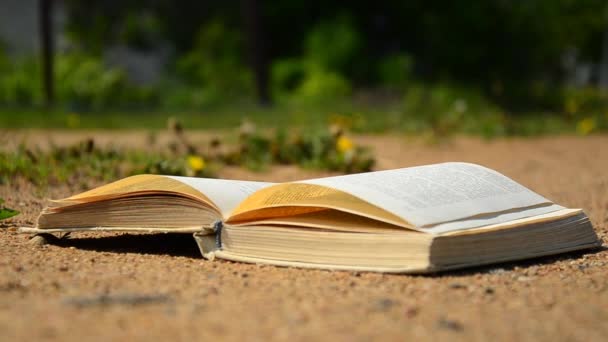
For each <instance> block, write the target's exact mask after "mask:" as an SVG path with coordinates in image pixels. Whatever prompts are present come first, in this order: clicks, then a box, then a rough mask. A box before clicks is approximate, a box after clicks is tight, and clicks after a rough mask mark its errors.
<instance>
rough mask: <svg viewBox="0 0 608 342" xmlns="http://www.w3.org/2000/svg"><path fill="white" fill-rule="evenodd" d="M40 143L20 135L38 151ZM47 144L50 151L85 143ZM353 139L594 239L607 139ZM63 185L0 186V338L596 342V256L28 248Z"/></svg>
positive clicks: (90, 240) (606, 268) (122, 137)
mask: <svg viewBox="0 0 608 342" xmlns="http://www.w3.org/2000/svg"><path fill="white" fill-rule="evenodd" d="M39 133H40V132H38V133H36V132H34V133H32V132H30V133H26V134H30V138H32V137H33V139H30V141H34V142H35V141H43V140H41V139H40V138H39V137H40V136H39V135H37V134H39ZM15 134H24V133H23V132H11V133H10V134H9V133H6V132H5V134H4V137H5V139H7V140H10V141H16V140H17V138H16V135H15ZM32 134H33V135H32ZM45 134H51V135H53V134H55V136H54V139H57V141H71V140H70V139H80V138H82V136H83V134H82V133H77V132H76V133H69V134H65V133H61V132H59V133H57V132H55V133H45ZM87 134H89V135H90V134H93V135H95V137H96V140H98V141H106V142H108V143H110V142H112V143H118V144H120V143H125V144H134V143H138V142H141V141H145V140H144V139H145V133H144V132H135V133H133V132H131V133H125V132H120V133H96V132H95V133H94V132H91V133H87ZM104 134H105V135H104ZM207 136H208V135H206V133H201V134H200V136H198V135H197V137H200V138H201V139H204V138H205V137H207ZM37 139H38V140H37ZM45 139H46V138H45ZM61 139H64V140H61ZM359 140H360V141H361V142H363V143H366V144H369V145H371V146H373V147H374V148H375V149H376V154H377V156H378V160H379V163H378V168H379V169H386V168H396V167H405V166H413V165H420V164H427V163H433V162H440V161H447V160H452V161H454V160H459V161H469V162H476V163H481V164H483V165H486V166H489V167H491V168H494V169H496V170H499V171H500V172H503V173H505V174H506V175H508V176H510V177H512V178H514V179H515V180H517V181H519V182H521V183H523V184H525V185H526V186H528V187H530V188H532V189H534V190H536V191H537V192H539V193H541V194H543V195H545V196H546V197H548V198H550V199H552V200H554V201H556V202H558V203H560V204H562V205H565V206H569V207H582V208H584V209H585V211H586V212H587V213H588V214H589V216H590V217H591V220H592V221H593V224H594V226H595V228H596V231H597V232H598V234H599V236H600V237H601V238H602V239H603V240H604V241H606V238H607V237H608V172H607V171H606V170H608V137H606V136H597V137H587V138H579V137H556V138H540V139H513V140H497V141H491V142H484V141H481V140H476V139H468V138H466V139H465V138H462V139H456V140H454V141H453V142H452V143H450V144H447V145H440V146H429V145H425V144H422V143H420V142H418V141H413V140H407V139H405V138H403V137H397V136H381V137H359ZM7 146H8V143H6V144H5V145H4V147H5V148H7ZM321 175H323V173H318V172H312V171H302V170H299V169H297V168H291V167H280V168H279V167H277V168H273V169H272V170H271V172H268V173H264V174H256V173H250V172H245V171H242V170H240V169H225V170H223V171H222V173H221V176H223V177H227V178H243V179H260V180H273V181H285V180H293V179H299V178H308V177H315V176H321ZM71 191H73V190H72V189H70V188H69V187H68V186H66V185H64V186H59V187H54V188H51V189H48V191H46V192H41V191H40V190H39V189H36V188H34V187H33V186H32V185H31V184H28V183H24V182H20V181H17V182H15V183H14V184H12V185H11V186H10V187H9V186H7V185H0V197H2V198H5V199H6V200H7V202H8V204H9V205H10V206H12V207H17V208H18V209H21V210H22V211H23V214H22V215H20V216H18V217H17V218H15V219H13V220H9V221H4V222H3V223H1V224H0V227H3V228H2V229H0V340H6V341H13V340H42V339H49V340H74V341H76V340H83V339H84V338H87V339H89V340H104V341H105V340H110V339H111V340H114V339H117V340H127V339H129V340H130V339H132V338H135V339H137V340H148V339H172V340H202V339H207V338H209V339H218V338H221V339H232V340H236V339H243V338H248V339H252V338H253V339H254V340H256V339H257V340H266V339H268V338H274V339H287V338H289V339H290V340H313V339H314V340H317V339H331V338H338V339H340V340H348V341H352V340H354V341H358V340H361V341H367V340H370V339H381V340H397V339H398V340H404V339H408V338H429V339H447V338H452V339H461V340H504V341H511V340H520V339H526V340H577V341H578V340H580V341H582V340H585V341H588V340H596V341H605V340H607V339H608V324H606V322H607V321H608V249H605V248H604V249H600V250H596V251H590V252H586V253H572V254H567V255H562V256H558V257H547V258H540V259H535V260H531V261H526V262H518V263H509V264H500V265H495V266H491V267H485V268H476V269H471V270H468V271H463V272H453V273H446V274H441V275H438V276H400V275H383V274H374V273H352V272H329V271H318V270H300V269H290V268H277V267H271V266H257V265H247V264H239V263H231V262H225V261H215V262H206V261H204V260H202V259H201V258H200V256H199V254H198V251H197V250H196V246H195V245H194V242H193V241H192V239H191V238H190V237H189V236H174V235H147V236H138V237H133V236H129V235H122V234H109V235H104V237H100V236H99V235H98V234H84V233H82V234H78V235H75V236H74V237H73V238H72V239H69V240H66V241H64V242H55V243H53V244H47V245H44V246H32V245H31V244H29V243H28V238H27V237H26V236H21V235H18V234H17V233H16V232H15V231H14V229H13V228H12V227H15V226H19V225H24V224H32V223H33V222H34V221H35V217H36V214H37V213H38V211H39V210H40V208H41V207H42V205H43V203H44V201H43V198H44V197H46V196H48V197H62V196H65V195H68V194H70V192H71Z"/></svg>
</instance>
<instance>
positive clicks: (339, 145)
mask: <svg viewBox="0 0 608 342" xmlns="http://www.w3.org/2000/svg"><path fill="white" fill-rule="evenodd" d="M354 147H355V144H353V141H352V140H350V139H349V138H347V137H346V136H344V135H341V136H340V137H339V138H338V140H337V141H336V150H338V152H340V153H346V152H348V151H350V150H352V149H353V148H354Z"/></svg>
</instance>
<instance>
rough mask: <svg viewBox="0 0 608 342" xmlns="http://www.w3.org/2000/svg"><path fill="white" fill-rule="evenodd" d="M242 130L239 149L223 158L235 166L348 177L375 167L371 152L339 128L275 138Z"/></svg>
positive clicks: (284, 133)
mask: <svg viewBox="0 0 608 342" xmlns="http://www.w3.org/2000/svg"><path fill="white" fill-rule="evenodd" d="M243 127H244V128H245V129H243V128H242V129H241V134H240V138H239V143H238V146H237V148H236V149H235V150H233V151H231V152H229V153H227V154H225V155H223V156H222V158H223V160H224V161H225V162H226V163H228V164H231V165H243V166H245V167H247V168H249V169H251V170H263V169H264V168H265V167H266V166H267V165H269V164H272V163H277V164H284V165H291V164H295V165H300V166H302V167H305V168H314V169H321V170H330V171H339V172H344V173H352V172H364V171H370V170H371V168H372V167H373V165H374V163H375V159H374V157H373V155H372V154H371V151H370V150H369V149H367V148H365V147H363V146H357V145H355V144H354V142H353V141H352V140H351V139H350V138H349V137H348V136H346V134H345V133H344V131H343V129H342V128H340V127H337V126H334V127H330V128H316V129H311V130H306V131H305V132H304V133H300V132H288V131H286V130H284V129H279V130H277V131H276V132H275V135H274V136H272V135H264V134H260V133H259V132H257V130H255V127H254V126H252V125H251V124H250V123H246V124H245V125H244V126H243Z"/></svg>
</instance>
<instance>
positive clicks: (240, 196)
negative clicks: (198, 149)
mask: <svg viewBox="0 0 608 342" xmlns="http://www.w3.org/2000/svg"><path fill="white" fill-rule="evenodd" d="M165 177H168V178H171V179H174V180H177V181H179V182H181V183H184V184H186V185H188V186H190V187H192V188H194V189H196V190H197V191H199V192H201V193H203V194H205V196H207V197H208V198H209V199H210V200H211V201H213V203H214V204H215V205H216V206H217V207H218V209H220V211H221V214H222V216H223V217H224V218H226V217H227V216H228V214H229V213H230V212H232V211H233V210H234V208H236V207H237V205H238V204H239V203H241V202H242V201H243V200H244V199H245V198H247V197H249V195H251V194H253V193H254V192H256V191H258V190H260V189H263V188H266V187H269V186H271V185H275V183H267V182H251V181H238V180H228V179H212V178H195V177H179V176H165Z"/></svg>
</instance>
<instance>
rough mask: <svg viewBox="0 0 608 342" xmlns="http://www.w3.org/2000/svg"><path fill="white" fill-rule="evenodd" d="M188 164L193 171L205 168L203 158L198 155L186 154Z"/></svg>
mask: <svg viewBox="0 0 608 342" xmlns="http://www.w3.org/2000/svg"><path fill="white" fill-rule="evenodd" d="M188 166H189V167H190V169H192V170H193V171H197V172H198V171H202V170H203V169H204V168H205V166H206V165H205V160H204V159H203V158H201V157H199V156H188Z"/></svg>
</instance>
